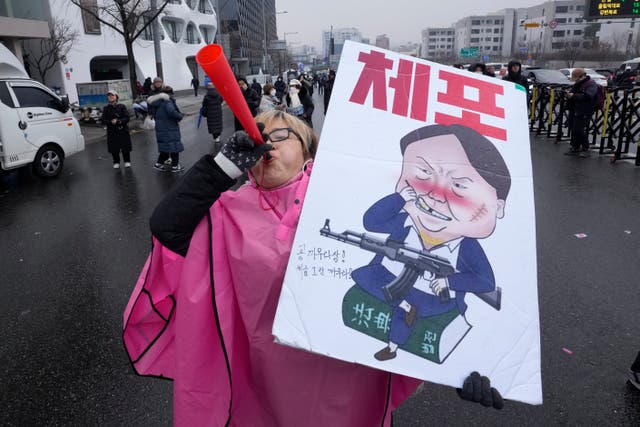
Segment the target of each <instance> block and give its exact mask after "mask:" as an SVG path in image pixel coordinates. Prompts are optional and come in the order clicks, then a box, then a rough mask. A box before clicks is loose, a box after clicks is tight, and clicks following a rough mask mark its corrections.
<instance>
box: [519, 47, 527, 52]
mask: <svg viewBox="0 0 640 427" xmlns="http://www.w3.org/2000/svg"><path fill="white" fill-rule="evenodd" d="M527 50H528V49H527V47H526V46H521V47H520V52H521V53H526V52H527Z"/></svg>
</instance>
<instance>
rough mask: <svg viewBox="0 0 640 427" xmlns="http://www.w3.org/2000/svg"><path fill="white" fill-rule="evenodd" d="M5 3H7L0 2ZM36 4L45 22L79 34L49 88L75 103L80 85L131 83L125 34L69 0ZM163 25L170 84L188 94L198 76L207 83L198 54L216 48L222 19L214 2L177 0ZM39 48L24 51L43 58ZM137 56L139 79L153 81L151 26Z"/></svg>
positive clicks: (89, 0)
mask: <svg viewBox="0 0 640 427" xmlns="http://www.w3.org/2000/svg"><path fill="white" fill-rule="evenodd" d="M23 1H24V0H20V2H23ZM3 3H6V0H2V1H0V4H3ZM15 3H18V1H15ZM25 3H26V2H25ZM33 3H40V4H42V5H43V6H42V7H43V12H42V13H43V15H44V19H45V20H50V19H52V18H53V17H56V18H57V19H63V20H64V21H65V22H67V23H68V24H69V25H70V26H71V28H73V29H75V30H76V31H77V32H78V39H77V40H76V41H75V43H74V44H73V47H72V49H71V51H70V52H69V53H68V54H67V56H66V58H64V62H58V63H57V64H56V66H55V68H54V69H52V70H51V71H50V73H48V74H47V80H46V84H47V85H48V86H50V87H59V88H60V91H61V92H62V93H66V94H68V95H69V99H70V101H71V102H77V101H78V95H77V91H76V83H87V82H92V81H100V80H119V79H129V66H128V61H127V54H126V50H125V46H124V43H123V40H122V36H121V35H120V34H118V33H117V32H115V31H114V30H113V29H111V28H110V27H109V26H107V25H104V24H102V23H101V22H100V21H98V20H97V19H95V18H93V17H92V16H91V15H90V14H88V13H86V12H84V11H81V10H80V9H79V8H78V7H77V6H75V5H73V4H72V3H71V2H70V1H68V0H46V1H39V2H33ZM83 3H84V4H85V5H87V6H88V7H96V8H97V6H98V0H83ZM158 3H160V1H159V2H158ZM21 4H22V3H21ZM159 22H160V33H161V34H160V35H161V39H162V40H161V42H160V45H161V52H162V63H163V73H164V76H163V77H164V80H165V82H166V84H168V85H170V86H172V87H173V88H174V89H188V88H189V86H190V82H191V78H192V77H193V76H194V75H198V76H199V79H200V81H201V82H202V81H204V74H203V72H202V69H201V68H200V67H198V66H196V62H195V54H196V53H197V52H198V50H200V48H202V47H203V46H205V45H206V44H208V43H212V42H213V40H214V37H215V34H216V30H217V22H216V15H215V12H214V9H213V4H212V2H211V0H171V2H170V3H169V4H168V5H167V6H166V8H165V10H164V11H163V13H162V14H161V15H160V16H159ZM2 28H3V29H4V26H2ZM38 45H39V43H30V42H25V43H24V46H23V47H24V49H25V52H31V53H32V54H38ZM133 53H134V57H135V72H136V77H137V79H138V80H139V81H140V82H142V81H144V79H145V78H146V77H152V78H153V77H154V76H155V75H156V65H155V52H154V47H153V39H152V31H151V26H149V27H147V29H146V30H145V31H144V32H143V33H142V34H141V36H140V37H139V38H138V39H137V40H136V42H135V43H134V45H133ZM34 71H35V70H33V69H31V75H32V77H34V78H36V79H39V80H41V76H37V75H34Z"/></svg>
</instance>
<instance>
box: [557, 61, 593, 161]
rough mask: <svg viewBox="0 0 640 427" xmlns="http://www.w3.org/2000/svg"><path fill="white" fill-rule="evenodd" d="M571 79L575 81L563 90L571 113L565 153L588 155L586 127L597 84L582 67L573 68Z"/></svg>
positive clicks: (591, 112)
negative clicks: (567, 145)
mask: <svg viewBox="0 0 640 427" xmlns="http://www.w3.org/2000/svg"><path fill="white" fill-rule="evenodd" d="M571 80H572V81H573V82H575V83H574V84H573V86H571V89H569V90H568V91H567V92H565V96H566V97H567V99H568V101H567V104H568V106H569V114H570V115H571V149H570V150H569V151H567V152H566V153H565V155H567V156H579V157H589V155H590V153H589V140H588V139H587V130H586V129H587V125H588V124H589V120H590V119H591V115H592V114H593V112H594V111H595V108H596V97H597V96H598V85H597V84H596V82H594V81H593V80H591V77H589V76H588V75H587V73H586V71H585V70H584V68H574V69H573V71H572V72H571Z"/></svg>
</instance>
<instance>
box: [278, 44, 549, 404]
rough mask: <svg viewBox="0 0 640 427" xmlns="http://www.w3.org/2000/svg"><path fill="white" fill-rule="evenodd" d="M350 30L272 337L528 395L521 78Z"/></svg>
mask: <svg viewBox="0 0 640 427" xmlns="http://www.w3.org/2000/svg"><path fill="white" fill-rule="evenodd" d="M523 90H524V89H523V88H522V87H521V86H517V85H515V84H513V83H510V82H505V81H502V80H498V79H494V78H490V77H486V76H481V75H477V74H472V73H469V72H467V71H461V70H457V69H454V68H452V67H448V66H444V65H440V64H436V63H432V62H428V61H424V60H421V59H417V58H413V57H409V56H404V55H400V54H397V53H395V52H390V51H385V50H383V49H380V48H377V47H372V46H368V45H363V44H358V43H353V42H348V43H346V44H345V47H344V50H343V51H342V58H341V61H340V65H339V68H338V71H337V77H336V82H335V85H334V88H333V93H332V95H331V104H330V106H329V110H328V112H327V116H326V120H325V122H324V127H323V130H322V137H321V140H320V145H319V149H318V153H317V156H316V161H315V164H314V169H313V174H312V177H311V181H310V184H309V189H308V192H307V195H306V199H305V202H304V207H303V210H302V215H301V218H300V223H299V225H298V228H297V232H296V236H295V241H294V245H293V248H292V251H291V257H290V259H289V261H288V267H287V273H286V276H285V280H284V284H283V287H282V293H281V296H280V301H279V305H278V309H277V313H276V318H275V322H274V326H273V334H274V336H275V337H276V340H277V341H278V342H280V343H282V344H286V345H290V346H293V347H298V348H301V349H305V350H308V351H312V352H316V353H320V354H323V355H326V356H329V357H334V358H338V359H342V360H346V361H351V362H356V363H360V364H363V365H368V366H371V367H375V368H378V369H383V370H387V371H390V372H395V373H400V374H404V375H409V376H412V377H416V378H421V379H424V380H428V381H432V382H437V383H441V384H446V385H450V386H454V387H460V386H461V385H462V382H463V380H464V378H465V377H466V376H467V375H468V374H469V373H470V372H472V371H478V372H481V373H482V374H483V375H487V376H488V377H489V378H490V379H491V382H492V385H494V386H495V387H496V388H497V389H498V390H499V391H500V392H501V393H502V394H503V396H504V397H505V398H507V399H513V400H520V401H523V402H527V403H532V404H540V403H542V386H541V375H540V337H539V320H538V294H537V277H536V243H535V242H536V239H535V238H536V234H535V213H534V198H533V178H532V171H531V158H530V151H529V133H528V127H527V108H526V93H525V92H524V91H523Z"/></svg>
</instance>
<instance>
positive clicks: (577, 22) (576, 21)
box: [573, 18, 633, 26]
mask: <svg viewBox="0 0 640 427" xmlns="http://www.w3.org/2000/svg"><path fill="white" fill-rule="evenodd" d="M582 21H583V19H582V18H576V19H575V20H574V21H573V22H575V23H576V24H579V23H581V22H582ZM631 24H633V22H632V23H631ZM632 26H633V25H632Z"/></svg>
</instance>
